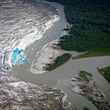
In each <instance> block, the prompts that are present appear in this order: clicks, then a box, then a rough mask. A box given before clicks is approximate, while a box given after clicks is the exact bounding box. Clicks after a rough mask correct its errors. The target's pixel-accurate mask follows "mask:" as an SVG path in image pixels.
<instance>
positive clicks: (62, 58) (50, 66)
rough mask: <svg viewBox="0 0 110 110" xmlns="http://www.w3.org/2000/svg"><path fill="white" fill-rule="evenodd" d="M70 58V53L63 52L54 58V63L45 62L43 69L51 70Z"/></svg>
mask: <svg viewBox="0 0 110 110" xmlns="http://www.w3.org/2000/svg"><path fill="white" fill-rule="evenodd" d="M70 58H71V54H69V53H65V54H63V55H62V56H59V57H57V59H56V60H55V63H53V64H47V66H46V68H45V69H46V70H48V71H52V70H54V69H56V68H57V67H58V66H60V65H62V64H64V63H65V62H67V61H68V60H69V59H70Z"/></svg>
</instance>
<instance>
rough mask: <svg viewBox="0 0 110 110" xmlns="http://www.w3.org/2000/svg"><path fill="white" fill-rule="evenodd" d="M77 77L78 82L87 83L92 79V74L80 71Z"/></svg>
mask: <svg viewBox="0 0 110 110" xmlns="http://www.w3.org/2000/svg"><path fill="white" fill-rule="evenodd" d="M79 77H80V80H84V81H89V80H91V78H92V74H91V73H88V72H86V71H80V73H79Z"/></svg>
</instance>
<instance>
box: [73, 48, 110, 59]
mask: <svg viewBox="0 0 110 110" xmlns="http://www.w3.org/2000/svg"><path fill="white" fill-rule="evenodd" d="M105 55H106V56H107V55H110V48H99V49H91V50H89V51H87V52H85V53H84V54H82V55H79V56H77V57H75V58H74V57H73V59H79V58H87V57H94V56H105Z"/></svg>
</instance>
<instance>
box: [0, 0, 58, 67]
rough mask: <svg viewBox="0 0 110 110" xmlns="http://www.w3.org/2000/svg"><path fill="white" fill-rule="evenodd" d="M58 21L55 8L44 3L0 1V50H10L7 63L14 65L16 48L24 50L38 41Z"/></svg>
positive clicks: (25, 0) (37, 1)
mask: <svg viewBox="0 0 110 110" xmlns="http://www.w3.org/2000/svg"><path fill="white" fill-rule="evenodd" d="M59 19H60V17H59V15H58V12H57V10H56V8H55V7H54V6H52V5H51V4H50V3H48V2H45V1H40V0H35V1H34V2H30V1H29V0H14V1H13V0H0V48H1V49H5V50H7V48H9V49H10V50H11V51H10V53H9V55H8V56H9V59H8V63H9V64H10V65H11V63H12V60H13V63H14V64H15V63H16V61H17V60H15V59H17V58H18V57H17V58H15V57H14V55H15V53H14V50H15V49H16V48H19V49H23V50H25V49H26V48H27V47H28V46H29V45H30V44H32V43H34V42H35V41H36V40H40V39H41V38H42V37H43V35H44V34H45V32H46V31H47V30H48V29H50V28H51V27H52V25H53V24H54V23H55V22H56V21H58V20H59ZM16 56H17V55H16ZM21 56H24V55H23V53H22V55H20V56H19V59H20V57H21ZM14 58H15V59H14ZM20 61H21V60H20Z"/></svg>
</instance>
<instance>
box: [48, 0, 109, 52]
mask: <svg viewBox="0 0 110 110" xmlns="http://www.w3.org/2000/svg"><path fill="white" fill-rule="evenodd" d="M49 1H54V2H56V1H57V2H59V3H61V4H63V5H64V11H65V15H66V18H67V21H68V22H69V23H70V24H71V25H72V26H71V28H69V29H67V30H66V31H68V35H65V36H62V37H61V38H60V43H59V45H60V46H61V47H62V48H63V49H65V50H75V51H88V50H91V49H92V50H93V49H97V50H98V48H100V49H101V48H110V1H109V0H49ZM103 50H104V49H102V51H103Z"/></svg>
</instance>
